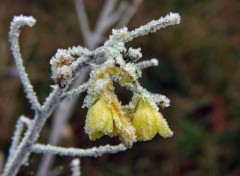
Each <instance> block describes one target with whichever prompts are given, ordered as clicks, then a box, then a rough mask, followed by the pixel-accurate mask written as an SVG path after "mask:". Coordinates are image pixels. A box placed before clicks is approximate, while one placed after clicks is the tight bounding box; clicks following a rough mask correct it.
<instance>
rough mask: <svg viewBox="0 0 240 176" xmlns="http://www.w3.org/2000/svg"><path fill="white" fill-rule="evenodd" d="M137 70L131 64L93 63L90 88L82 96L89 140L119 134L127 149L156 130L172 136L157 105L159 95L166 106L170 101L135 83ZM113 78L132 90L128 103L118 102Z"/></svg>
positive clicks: (138, 72) (164, 135) (150, 137)
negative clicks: (85, 110) (94, 64)
mask: <svg viewBox="0 0 240 176" xmlns="http://www.w3.org/2000/svg"><path fill="white" fill-rule="evenodd" d="M129 64H130V63H129ZM128 68H131V69H128ZM140 72H141V71H140V70H139V69H138V68H137V67H136V66H135V65H134V64H132V65H127V64H125V65H124V64H118V63H117V64H116V62H111V61H106V63H104V64H102V65H101V66H96V68H95V69H94V71H93V72H92V73H91V74H90V81H91V87H93V88H89V90H88V95H87V97H86V98H85V105H86V106H87V107H88V108H89V110H88V113H87V117H86V123H85V132H86V133H87V134H88V135H89V138H90V139H91V140H96V139H98V138H101V137H102V136H104V135H108V136H110V137H113V136H119V138H120V140H121V142H122V143H123V144H124V145H125V146H126V147H129V148H130V147H132V145H133V143H134V142H136V141H147V140H151V139H152V138H153V137H154V136H155V135H156V134H157V133H159V134H160V135H161V136H163V137H170V136H172V135H173V132H172V131H171V130H170V128H169V126H168V124H167V122H166V120H165V119H164V118H163V116H162V114H161V113H160V112H158V107H157V102H158V101H159V97H161V98H160V99H161V100H160V101H163V102H164V103H165V105H166V106H167V104H168V103H169V100H168V99H167V98H166V97H165V96H163V95H158V96H156V95H153V94H151V93H149V92H148V91H147V90H145V89H143V88H142V87H141V86H140V85H139V83H138V82H137V79H138V77H139V75H140V74H141V73H140ZM113 81H117V82H118V83H119V84H120V85H121V86H125V87H127V88H130V90H131V91H132V92H133V94H134V95H133V98H132V100H131V101H130V102H129V104H128V105H125V106H123V105H121V102H120V101H119V100H118V98H117V96H116V95H115V93H114V86H113ZM156 97H158V98H156ZM157 99H158V100H157ZM161 103H162V102H161ZM164 103H163V104H164Z"/></svg>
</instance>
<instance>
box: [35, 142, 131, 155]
mask: <svg viewBox="0 0 240 176" xmlns="http://www.w3.org/2000/svg"><path fill="white" fill-rule="evenodd" d="M126 149H127V148H126V147H125V146H124V145H123V144H119V145H116V146H111V145H105V146H100V147H93V148H90V149H78V148H64V147H57V146H52V145H43V144H35V145H33V146H32V152H34V153H44V154H54V155H60V156H75V157H99V156H101V155H103V154H106V153H118V152H121V151H125V150H126Z"/></svg>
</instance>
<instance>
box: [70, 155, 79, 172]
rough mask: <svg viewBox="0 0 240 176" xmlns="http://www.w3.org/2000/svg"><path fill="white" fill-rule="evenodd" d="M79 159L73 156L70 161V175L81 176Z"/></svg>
mask: <svg viewBox="0 0 240 176" xmlns="http://www.w3.org/2000/svg"><path fill="white" fill-rule="evenodd" d="M80 164H81V161H80V159H78V158H75V159H73V160H72V162H71V170H72V176H81V166H80Z"/></svg>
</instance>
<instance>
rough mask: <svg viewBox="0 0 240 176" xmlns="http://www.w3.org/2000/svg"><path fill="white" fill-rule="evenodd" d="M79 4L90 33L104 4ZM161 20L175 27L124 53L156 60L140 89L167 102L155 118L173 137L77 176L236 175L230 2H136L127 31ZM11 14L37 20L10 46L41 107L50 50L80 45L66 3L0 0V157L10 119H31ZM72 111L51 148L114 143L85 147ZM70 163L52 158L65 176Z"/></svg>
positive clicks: (237, 81)
mask: <svg viewBox="0 0 240 176" xmlns="http://www.w3.org/2000/svg"><path fill="white" fill-rule="evenodd" d="M85 2H86V6H87V12H88V14H89V16H90V19H91V21H90V23H91V25H92V26H93V25H94V22H95V21H96V18H97V16H98V12H99V11H100V9H101V7H102V4H103V2H104V1H103V0H101V1H94V0H88V1H85ZM169 12H179V13H180V14H181V16H182V22H181V23H180V24H179V25H177V26H172V27H168V28H166V29H163V30H161V31H158V32H157V33H154V34H150V35H149V36H146V37H142V38H139V39H136V40H135V41H133V42H130V43H129V44H128V45H129V46H133V47H142V51H143V57H144V59H149V58H152V57H156V58H158V59H159V64H160V65H159V66H158V67H154V68H149V69H147V70H145V71H144V72H143V77H142V78H141V80H140V81H141V82H142V84H143V85H144V86H145V87H146V88H148V89H149V90H150V91H153V92H156V93H162V94H165V95H166V96H168V97H169V98H170V99H171V100H172V103H171V106H170V107H169V108H167V109H164V110H163V111H162V113H163V114H164V116H165V118H166V119H167V120H168V122H169V125H170V127H171V128H172V129H173V131H174V132H175V134H174V136H173V137H172V138H169V139H163V138H161V137H159V136H157V137H155V138H154V139H153V140H152V141H149V142H144V143H137V144H135V145H134V147H133V148H132V149H130V150H128V151H126V152H124V153H119V154H116V155H104V156H102V157H100V158H83V159H82V169H83V175H85V176H87V175H94V176H99V175H116V176H128V175H139V176H143V175H151V176H158V175H176V176H177V175H229V176H235V175H236V176H237V175H240V140H239V139H240V118H239V117H240V91H239V90H240V71H239V70H240V69H239V68H240V60H239V56H240V52H239V51H240V35H239V31H240V23H239V22H238V19H239V17H240V13H239V12H240V1H238V0H232V1H231V2H229V1H226V0H208V1H207V0H201V1H200V0H161V1H160V0H145V1H144V3H143V4H142V5H141V7H140V8H139V9H138V11H137V14H136V15H135V16H134V18H133V20H132V21H131V23H130V24H129V28H130V29H134V28H135V27H138V26H139V25H141V24H145V23H146V22H148V21H150V20H152V19H157V18H159V17H160V16H164V15H165V14H166V13H169ZM18 14H25V15H33V16H34V17H35V18H36V19H37V21H38V22H37V24H36V25H35V26H34V27H33V28H31V29H29V28H25V29H23V32H22V34H21V42H20V43H21V49H22V53H23V57H24V62H25V65H26V67H27V71H28V73H29V75H30V79H31V80H32V82H33V84H34V86H35V90H36V91H37V93H38V95H39V97H40V100H41V101H43V100H44V98H45V97H46V96H47V95H48V93H49V91H50V87H49V85H50V84H53V82H52V80H51V78H50V74H51V72H50V65H49V60H50V58H51V56H52V55H54V53H55V52H56V50H57V48H67V47H69V46H72V45H83V41H82V37H81V31H80V28H79V23H78V20H77V16H76V12H75V8H74V3H73V1H66V0H60V1H47V0H41V1H37V0H1V2H0V59H1V67H0V84H1V86H0V114H1V117H0V150H1V151H3V152H4V153H5V155H7V149H8V147H9V143H10V139H11V135H12V132H13V128H14V124H15V121H16V119H17V118H18V116H19V115H20V114H25V115H27V116H30V117H31V116H32V111H31V110H30V108H29V104H28V102H27V100H26V99H25V96H24V93H23V90H22V87H21V84H20V82H19V79H18V77H17V73H16V72H15V69H14V66H13V65H14V63H13V59H12V56H11V53H10V50H9V44H8V38H7V36H8V28H9V23H10V21H11V19H12V17H13V16H14V15H18ZM126 93H127V92H126ZM127 94H128V93H127ZM118 96H119V98H120V99H122V100H123V101H124V98H127V99H128V100H129V94H128V95H127V96H125V94H123V93H122V92H121V91H119V95H118ZM81 105H82V100H79V104H78V106H77V107H76V109H75V110H74V114H73V116H72V118H71V119H70V122H69V123H68V124H66V127H65V129H64V130H63V131H64V132H65V133H64V140H63V141H62V142H61V144H60V145H61V146H66V147H70V146H75V147H90V146H94V145H100V144H105V143H112V144H117V143H118V142H119V141H118V139H117V138H113V139H109V138H107V137H104V138H103V139H102V140H99V141H94V142H92V141H89V139H88V137H87V135H86V134H85V133H84V131H83V126H84V120H85V113H86V109H82V108H81ZM51 121H52V119H50V120H49V121H48V123H47V124H46V127H45V128H44V131H43V133H42V134H41V139H40V141H41V142H44V143H45V142H47V139H48V134H49V131H50V128H51ZM40 157H41V156H40V155H36V156H35V155H34V156H33V157H31V159H30V166H29V167H24V168H22V171H21V174H22V175H27V174H28V175H30V174H31V173H35V171H36V169H37V167H38V164H39V161H40ZM70 160H71V158H67V159H66V158H59V157H58V160H57V161H56V162H55V164H54V167H55V168H54V169H55V170H60V171H61V172H63V175H69V173H70V169H69V163H70ZM21 174H20V175H21Z"/></svg>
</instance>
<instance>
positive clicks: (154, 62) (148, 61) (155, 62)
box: [136, 58, 158, 69]
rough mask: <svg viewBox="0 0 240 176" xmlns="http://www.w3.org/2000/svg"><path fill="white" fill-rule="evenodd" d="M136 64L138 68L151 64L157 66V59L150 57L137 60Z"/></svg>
mask: <svg viewBox="0 0 240 176" xmlns="http://www.w3.org/2000/svg"><path fill="white" fill-rule="evenodd" d="M136 65H137V67H139V68H140V69H144V68H148V67H152V66H158V60H157V59H155V58H152V59H151V60H146V61H142V62H138V63H137V64H136Z"/></svg>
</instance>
